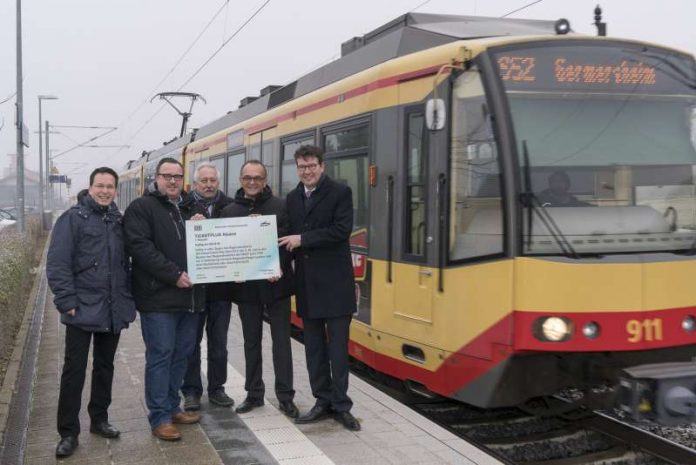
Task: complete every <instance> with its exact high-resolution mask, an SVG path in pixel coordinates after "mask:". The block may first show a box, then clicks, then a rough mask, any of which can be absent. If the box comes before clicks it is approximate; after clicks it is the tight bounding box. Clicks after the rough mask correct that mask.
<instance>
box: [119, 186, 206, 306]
mask: <svg viewBox="0 0 696 465" xmlns="http://www.w3.org/2000/svg"><path fill="white" fill-rule="evenodd" d="M195 213H202V211H200V209H199V208H198V207H197V205H196V203H195V202H193V199H192V198H190V196H189V195H188V194H187V193H186V192H182V193H181V202H179V203H178V204H174V203H172V202H170V201H169V200H168V199H167V197H166V196H164V195H163V194H161V193H160V192H159V191H158V190H157V186H156V185H155V184H154V183H153V184H151V185H150V186H149V187H148V189H147V190H146V191H145V193H144V194H143V195H142V197H138V198H137V199H135V200H134V201H132V202H131V203H130V205H129V206H128V208H127V209H126V212H125V213H124V215H123V226H124V232H125V234H126V250H127V252H128V253H129V254H130V256H131V258H132V263H133V279H132V283H133V296H134V297H135V304H136V307H137V308H138V310H139V311H141V312H202V311H204V310H205V284H197V285H195V286H193V288H188V289H182V288H179V287H177V286H176V283H177V281H178V280H179V276H181V273H183V272H184V271H187V261H186V259H187V257H186V228H185V226H184V222H185V221H186V220H188V219H190V218H191V216H193V215H194V214H195Z"/></svg>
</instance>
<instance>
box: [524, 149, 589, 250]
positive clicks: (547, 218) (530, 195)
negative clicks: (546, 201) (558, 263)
mask: <svg viewBox="0 0 696 465" xmlns="http://www.w3.org/2000/svg"><path fill="white" fill-rule="evenodd" d="M522 156H523V158H524V166H523V169H524V192H523V193H522V195H521V196H520V200H521V201H522V205H523V206H524V207H526V208H527V250H531V248H532V231H533V226H532V225H533V223H534V218H533V214H534V213H536V215H537V216H538V217H539V220H540V221H541V222H542V223H543V225H544V226H545V227H546V229H547V230H548V231H549V233H550V234H551V236H552V237H553V239H554V240H555V241H556V244H558V248H559V249H561V251H562V252H563V255H565V256H566V257H570V258H580V256H579V255H578V254H577V252H576V251H575V249H574V248H573V246H572V245H571V244H570V242H569V241H568V239H567V238H566V237H565V235H564V234H563V231H561V228H559V227H558V225H557V224H556V222H555V221H554V220H553V217H552V216H551V214H550V213H549V212H548V211H547V210H546V209H545V208H544V207H543V206H542V205H541V202H540V201H539V198H538V197H537V195H536V194H535V193H534V191H533V190H532V177H531V172H530V167H529V166H530V165H529V149H528V148H527V141H526V140H523V141H522Z"/></svg>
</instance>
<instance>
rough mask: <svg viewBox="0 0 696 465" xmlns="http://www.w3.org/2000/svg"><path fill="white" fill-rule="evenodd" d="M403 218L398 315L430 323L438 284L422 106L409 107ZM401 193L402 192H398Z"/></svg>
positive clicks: (396, 300) (399, 242) (396, 301)
mask: <svg viewBox="0 0 696 465" xmlns="http://www.w3.org/2000/svg"><path fill="white" fill-rule="evenodd" d="M404 120H405V128H404V133H405V140H404V149H405V153H404V157H403V159H404V163H405V166H404V167H403V168H402V169H403V171H402V172H403V173H404V175H403V177H402V178H401V179H402V180H403V182H402V183H401V185H402V191H401V195H403V197H402V201H401V202H399V204H401V205H402V210H403V211H402V212H401V215H400V216H401V219H402V221H404V225H403V228H401V232H402V234H400V235H397V237H398V236H401V237H400V240H397V241H396V243H395V246H396V247H400V248H401V252H402V253H401V254H397V256H399V255H400V256H401V259H400V260H398V262H400V263H396V264H395V266H394V267H393V272H394V282H395V283H398V284H399V291H398V292H396V293H395V295H394V313H395V314H396V315H399V316H402V317H406V318H409V319H414V320H417V321H422V322H424V323H430V322H431V321H432V302H433V297H434V292H435V288H436V286H437V271H436V270H434V269H433V267H431V266H428V253H427V252H428V245H429V244H430V243H432V242H433V239H432V237H433V231H432V230H431V227H429V225H428V218H429V214H430V213H431V212H430V211H429V210H430V208H431V206H432V205H433V204H434V202H433V199H431V198H430V196H431V195H430V194H429V189H428V182H427V180H428V174H429V173H428V165H429V157H428V133H427V129H426V128H425V116H424V112H423V107H422V106H417V107H413V108H410V109H406V112H405V118H404ZM397 195H399V194H397Z"/></svg>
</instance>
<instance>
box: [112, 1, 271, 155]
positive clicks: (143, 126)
mask: <svg viewBox="0 0 696 465" xmlns="http://www.w3.org/2000/svg"><path fill="white" fill-rule="evenodd" d="M270 2H271V0H266V1H265V2H264V3H263V4H262V5H261V6H260V7H259V8H257V9H256V11H254V13H253V14H252V15H251V16H249V18H247V20H246V21H244V23H243V24H242V25H241V26H239V27H238V28H237V30H236V31H235V32H234V33H233V34H232V35H231V36H230V37H228V38H227V39H225V40H224V41H223V42H222V44H221V45H220V46H219V47H218V48H217V49H216V50H215V51H214V52H213V53H212V54H211V55H210V57H208V59H206V60H205V62H203V64H202V65H200V66H199V67H198V69H196V71H195V72H194V73H193V74H192V75H191V76H190V77H189V78H188V79H187V80H186V81H184V83H183V84H181V85H180V86H179V87H178V89H177V92H178V91H180V90H181V89H183V88H184V86H186V84H188V83H189V82H191V81H192V80H193V79H194V78H195V77H196V76H197V75H198V74H199V73H200V72H201V71H202V70H203V69H204V68H205V67H206V66H207V65H208V63H210V62H211V61H212V60H213V58H215V56H216V55H217V54H218V53H220V51H221V50H222V49H223V48H224V47H225V46H226V45H227V44H228V43H229V42H230V41H231V40H232V39H234V38H235V37H236V36H237V35H238V34H239V33H240V32H241V31H242V30H243V29H244V28H245V27H246V26H248V25H249V23H251V21H252V20H253V19H254V18H255V17H256V16H257V15H258V14H259V13H261V11H262V10H263V9H264V8H265V7H266V6H267V5H268V4H269V3H270ZM220 11H221V10H220ZM218 13H219V12H218ZM165 107H166V104H165V103H163V104H162V105H161V106H160V107H159V108H158V109H157V111H156V112H155V113H154V114H153V115H152V116H151V117H150V118H149V119H148V120H147V121H145V122H144V123H143V124H142V125H141V126H140V127H139V128H138V130H137V131H135V133H133V135H132V136H131V137H130V138H129V139H128V141H127V142H126V144H125V145H129V144H130V142H131V141H132V140H133V139H135V138H136V137H137V136H138V134H140V133H141V132H142V131H143V130H144V129H145V128H146V127H147V126H148V125H149V124H150V123H151V122H152V120H154V119H155V117H156V116H157V115H158V114H159V113H160V112H161V111H162V110H163V109H164V108H165ZM121 150H123V149H119V150H117V151H116V152H114V153H113V154H111V155H109V157H108V158H110V157H113V156H115V155H117V154H118V153H120V152H121ZM105 159H106V158H105Z"/></svg>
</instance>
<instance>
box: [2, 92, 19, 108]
mask: <svg viewBox="0 0 696 465" xmlns="http://www.w3.org/2000/svg"><path fill="white" fill-rule="evenodd" d="M15 95H17V92H15V93H14V94H12V95H10V96H8V97H6V98H4V99H3V100H1V101H0V105H2V104H3V103H5V102H9V101H10V100H12V99H13V98H14V96H15Z"/></svg>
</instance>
